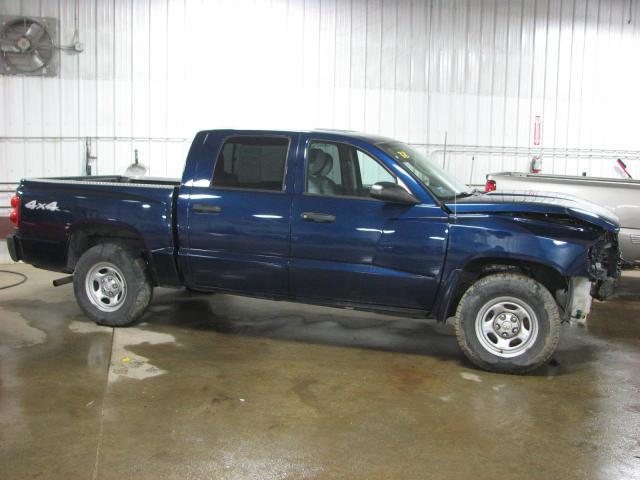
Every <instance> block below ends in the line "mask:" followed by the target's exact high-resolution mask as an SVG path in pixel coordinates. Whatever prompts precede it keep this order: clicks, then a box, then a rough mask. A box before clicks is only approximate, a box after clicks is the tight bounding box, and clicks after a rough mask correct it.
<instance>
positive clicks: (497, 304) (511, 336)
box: [475, 296, 539, 358]
mask: <svg viewBox="0 0 640 480" xmlns="http://www.w3.org/2000/svg"><path fill="white" fill-rule="evenodd" d="M475 323H476V324H475V327H476V336H477V337H478V340H479V341H480V345H482V347H483V348H484V349H485V350H486V351H488V352H489V353H491V354H493V355H496V356H498V357H501V358H513V357H516V356H518V355H522V354H523V353H524V352H526V351H527V350H529V349H530V348H531V347H532V346H533V345H534V344H535V342H536V339H537V338H538V330H539V329H538V317H537V316H536V314H535V312H534V311H533V308H531V306H530V305H529V304H528V303H527V302H524V301H523V300H520V299H518V298H515V297H508V296H505V297H498V298H494V299H492V300H490V301H489V302H487V303H485V304H484V306H483V307H482V308H481V309H480V311H479V312H478V315H477V316H476V322H475Z"/></svg>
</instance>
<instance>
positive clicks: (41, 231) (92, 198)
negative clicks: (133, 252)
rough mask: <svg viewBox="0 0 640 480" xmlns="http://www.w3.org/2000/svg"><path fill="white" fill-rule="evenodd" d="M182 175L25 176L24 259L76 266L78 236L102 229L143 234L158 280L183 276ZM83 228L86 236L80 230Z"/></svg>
mask: <svg viewBox="0 0 640 480" xmlns="http://www.w3.org/2000/svg"><path fill="white" fill-rule="evenodd" d="M179 185H180V181H179V180H177V179H166V178H149V177H145V178H140V177H124V176H117V175H112V176H91V177H57V178H43V179H39V178H34V179H26V180H22V182H21V183H20V185H19V187H18V192H19V194H20V195H21V196H22V198H23V199H24V203H23V204H22V207H21V221H20V242H21V245H23V246H24V254H25V256H24V260H25V261H26V262H27V263H31V264H33V265H35V266H38V267H43V268H48V269H50V270H58V271H71V269H72V264H73V261H74V260H75V259H74V258H71V257H68V256H67V252H69V251H70V250H72V248H70V246H72V242H74V241H77V238H83V239H85V238H87V239H89V241H90V238H91V236H92V235H95V234H97V232H96V231H95V230H96V229H99V230H100V233H102V234H103V235H105V234H106V235H108V236H113V237H114V238H121V237H123V236H124V237H125V238H126V237H135V238H140V239H143V242H144V245H143V247H144V251H146V252H148V255H149V257H150V258H149V264H150V265H151V268H152V275H153V276H154V279H155V281H156V283H157V284H163V285H173V284H177V283H179V281H180V278H179V276H178V273H177V268H176V265H175V254H176V248H177V236H176V235H175V234H174V233H175V230H174V229H175V228H176V219H175V216H176V212H175V209H174V206H175V199H176V197H177V192H178V187H179ZM78 232H80V237H78V236H77V235H76V234H78Z"/></svg>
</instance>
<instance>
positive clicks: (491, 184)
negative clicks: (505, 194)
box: [484, 180, 496, 193]
mask: <svg viewBox="0 0 640 480" xmlns="http://www.w3.org/2000/svg"><path fill="white" fill-rule="evenodd" d="M495 190H496V181H495V180H487V183H485V184H484V192H485V193H489V192H494V191H495Z"/></svg>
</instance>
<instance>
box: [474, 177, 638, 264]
mask: <svg viewBox="0 0 640 480" xmlns="http://www.w3.org/2000/svg"><path fill="white" fill-rule="evenodd" d="M514 190H519V191H523V190H524V191H527V192H531V191H535V192H556V193H562V194H568V195H573V196H576V197H580V198H583V199H585V200H588V201H590V202H592V203H595V204H596V205H600V206H602V207H605V208H608V209H609V210H611V211H612V212H613V213H615V214H616V215H617V216H618V218H619V220H620V233H619V235H618V241H619V244H620V251H621V255H622V259H623V261H624V263H626V264H627V265H635V266H640V180H633V179H631V178H628V179H627V178H625V179H618V178H599V177H586V176H583V177H573V176H567V175H545V174H540V173H518V172H501V173H490V174H488V175H487V183H486V185H485V191H486V192H491V191H497V192H505V193H506V192H512V191H514Z"/></svg>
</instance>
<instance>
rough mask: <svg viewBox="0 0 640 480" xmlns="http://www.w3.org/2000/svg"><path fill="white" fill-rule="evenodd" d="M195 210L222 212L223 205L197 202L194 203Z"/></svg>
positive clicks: (199, 211) (200, 211)
mask: <svg viewBox="0 0 640 480" xmlns="http://www.w3.org/2000/svg"><path fill="white" fill-rule="evenodd" d="M193 211H194V212H197V213H220V212H221V211H222V207H219V206H218V205H207V204H206V203H195V204H194V205H193Z"/></svg>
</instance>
